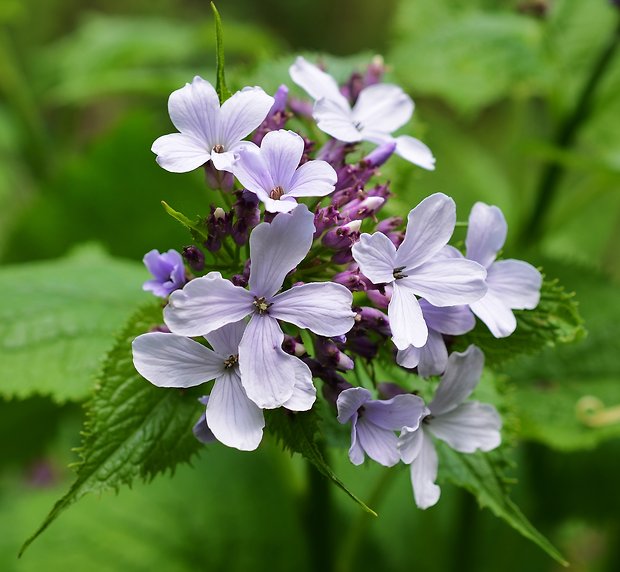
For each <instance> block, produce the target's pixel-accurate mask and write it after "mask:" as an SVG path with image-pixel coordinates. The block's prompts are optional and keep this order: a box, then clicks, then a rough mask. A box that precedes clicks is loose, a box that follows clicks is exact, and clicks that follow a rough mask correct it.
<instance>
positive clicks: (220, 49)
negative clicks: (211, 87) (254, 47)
mask: <svg viewBox="0 0 620 572" xmlns="http://www.w3.org/2000/svg"><path fill="white" fill-rule="evenodd" d="M211 10H213V17H214V18H215V45H216V52H215V53H216V62H217V71H216V77H217V80H216V81H217V83H216V85H215V90H216V91H217V95H218V97H219V98H220V104H222V103H224V102H225V101H226V100H227V99H228V98H229V97H230V95H231V93H230V90H229V89H228V87H226V77H225V75H224V65H225V62H224V32H223V30H222V19H221V18H220V13H219V12H218V11H217V8H216V7H215V4H214V3H213V2H211Z"/></svg>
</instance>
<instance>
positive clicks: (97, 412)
mask: <svg viewBox="0 0 620 572" xmlns="http://www.w3.org/2000/svg"><path fill="white" fill-rule="evenodd" d="M160 322H161V308H160V307H159V306H158V305H151V306H148V307H145V308H144V309H142V310H140V311H139V312H138V313H137V314H136V315H135V316H134V317H133V318H132V319H131V320H130V322H129V325H128V326H127V327H126V328H125V330H124V331H123V332H122V333H121V335H120V336H119V338H118V341H117V342H116V345H115V346H114V348H113V349H112V350H111V351H110V352H109V354H108V356H107V359H106V361H105V363H104V365H103V367H102V369H101V372H100V374H99V379H98V382H97V385H96V388H95V393H94V396H93V398H92V399H91V401H90V402H89V404H88V407H87V412H86V413H87V420H86V424H85V427H84V440H83V444H82V447H81V449H80V456H81V461H80V462H79V463H77V479H76V481H75V483H74V484H73V486H72V487H71V489H70V490H69V492H67V494H66V495H65V496H64V497H63V498H61V499H60V500H59V501H58V502H57V503H56V504H55V505H54V507H53V509H52V510H51V512H50V513H49V515H48V516H47V517H46V518H45V520H44V521H43V524H42V525H41V526H40V527H39V529H38V530H37V531H36V532H35V533H34V535H33V536H31V537H30V538H29V539H28V540H27V541H26V543H25V544H24V547H23V548H22V552H23V551H24V550H25V549H26V548H27V547H28V545H29V544H30V543H31V542H32V541H33V540H34V539H35V538H36V537H37V536H39V534H41V533H42V532H43V531H44V530H45V529H46V528H47V527H48V526H49V525H50V524H51V523H52V522H53V521H54V520H56V518H57V517H58V516H59V515H60V514H61V513H62V512H63V511H64V510H65V509H67V508H68V507H70V506H71V505H72V504H73V503H75V502H76V501H77V500H79V499H80V498H81V497H83V496H84V495H86V494H88V493H92V492H103V491H109V490H118V489H119V488H120V487H121V486H123V485H131V484H132V483H133V482H134V480H136V479H140V478H141V479H144V480H150V479H151V478H152V477H154V476H155V475H157V474H158V473H163V472H165V471H167V470H171V471H173V470H174V467H175V466H176V465H178V464H179V463H182V462H187V461H189V459H190V458H191V457H192V455H193V454H194V453H196V451H197V450H198V449H199V447H200V443H199V442H198V441H197V440H196V439H195V438H194V436H193V434H192V426H193V425H194V423H195V422H196V421H197V419H198V417H199V415H200V405H199V404H198V401H197V400H196V394H195V392H192V391H187V390H178V389H163V388H157V387H155V386H153V385H151V384H150V383H148V382H147V381H146V380H145V379H143V378H142V377H141V376H140V375H139V374H138V373H137V372H136V370H135V368H134V366H133V362H132V353H131V342H132V340H133V339H134V338H135V337H136V336H138V335H139V334H141V333H143V332H146V331H148V330H149V329H151V328H152V327H153V326H155V325H157V324H159V323H160Z"/></svg>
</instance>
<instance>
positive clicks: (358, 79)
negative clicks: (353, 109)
mask: <svg viewBox="0 0 620 572" xmlns="http://www.w3.org/2000/svg"><path fill="white" fill-rule="evenodd" d="M363 88H364V76H362V74H361V73H358V72H353V73H352V74H351V77H350V78H349V79H348V81H347V82H346V83H345V84H344V85H343V86H342V87H341V88H340V93H342V95H344V96H345V97H346V98H347V99H348V100H349V101H350V102H351V105H353V104H355V102H356V101H357V98H358V96H359V94H360V91H362V89H363Z"/></svg>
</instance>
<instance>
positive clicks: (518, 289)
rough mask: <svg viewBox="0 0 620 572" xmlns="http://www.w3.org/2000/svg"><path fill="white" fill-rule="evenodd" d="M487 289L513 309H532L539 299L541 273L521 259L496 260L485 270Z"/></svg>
mask: <svg viewBox="0 0 620 572" xmlns="http://www.w3.org/2000/svg"><path fill="white" fill-rule="evenodd" d="M487 284H488V285H489V290H490V291H491V292H493V294H494V295H495V296H497V297H498V298H501V300H502V302H504V304H506V306H508V307H509V308H512V309H513V310H532V309H533V308H536V306H538V302H539V301H540V287H541V286H542V275H541V274H540V272H539V271H538V270H536V268H534V267H533V266H532V265H531V264H528V263H527V262H523V261H522V260H512V259H508V260H498V261H497V262H495V263H493V264H492V265H491V266H490V267H489V269H488V270H487Z"/></svg>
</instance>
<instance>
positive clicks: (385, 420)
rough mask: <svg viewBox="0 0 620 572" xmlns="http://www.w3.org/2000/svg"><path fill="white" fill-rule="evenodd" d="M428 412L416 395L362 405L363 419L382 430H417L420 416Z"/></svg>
mask: <svg viewBox="0 0 620 572" xmlns="http://www.w3.org/2000/svg"><path fill="white" fill-rule="evenodd" d="M427 413H428V410H427V409H426V407H425V406H424V401H422V398H421V397H418V396H417V395H412V394H411V393H404V394H402V395H397V396H395V397H392V399H387V400H373V401H369V402H368V403H366V404H365V405H364V413H363V417H364V419H367V420H368V421H371V422H372V423H374V424H375V425H377V426H378V427H381V428H382V429H388V430H389V431H402V429H403V427H408V428H410V429H417V428H418V426H419V425H420V420H421V419H422V415H424V414H427Z"/></svg>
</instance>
